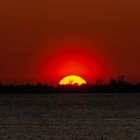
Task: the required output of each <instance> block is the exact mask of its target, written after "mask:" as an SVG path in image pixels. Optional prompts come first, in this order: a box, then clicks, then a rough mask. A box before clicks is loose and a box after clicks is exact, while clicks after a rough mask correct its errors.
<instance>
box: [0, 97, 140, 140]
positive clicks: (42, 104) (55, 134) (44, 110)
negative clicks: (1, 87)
mask: <svg viewBox="0 0 140 140" xmlns="http://www.w3.org/2000/svg"><path fill="white" fill-rule="evenodd" d="M3 139H4V140H9V139H10V140H28V139H29V140H40V139H41V140H45V139H47V140H88V139H89V140H140V94H124V95H123V94H22V95H18V94H13V95H10V94H6V95H4V94H3V95H0V140H3Z"/></svg>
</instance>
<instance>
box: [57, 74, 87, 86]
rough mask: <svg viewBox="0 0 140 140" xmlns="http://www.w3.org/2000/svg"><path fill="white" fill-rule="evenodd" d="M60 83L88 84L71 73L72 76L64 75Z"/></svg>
mask: <svg viewBox="0 0 140 140" xmlns="http://www.w3.org/2000/svg"><path fill="white" fill-rule="evenodd" d="M59 84H60V85H78V86H80V85H82V84H86V81H85V80H84V79H83V78H81V77H79V76H76V75H70V76H66V77H64V78H63V79H62V80H61V81H60V82H59Z"/></svg>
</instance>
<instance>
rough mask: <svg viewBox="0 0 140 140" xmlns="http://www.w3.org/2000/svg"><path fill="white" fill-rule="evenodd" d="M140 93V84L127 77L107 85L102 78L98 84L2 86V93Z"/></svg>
mask: <svg viewBox="0 0 140 140" xmlns="http://www.w3.org/2000/svg"><path fill="white" fill-rule="evenodd" d="M117 92H123V93H128V92H130V93H131V92H140V82H138V83H137V84H131V83H128V82H126V81H125V76H124V75H120V76H118V78H117V79H111V80H110V83H109V84H105V83H104V81H103V79H102V78H98V79H97V81H96V84H94V85H91V84H83V85H81V86H77V84H75V85H57V86H50V85H47V84H42V83H38V84H20V85H17V84H0V93H117Z"/></svg>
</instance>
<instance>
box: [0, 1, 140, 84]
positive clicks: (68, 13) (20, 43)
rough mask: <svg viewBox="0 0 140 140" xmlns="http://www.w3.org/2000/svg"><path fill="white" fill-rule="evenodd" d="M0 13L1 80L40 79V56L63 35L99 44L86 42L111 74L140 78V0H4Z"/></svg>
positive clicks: (46, 52) (21, 80)
mask: <svg viewBox="0 0 140 140" xmlns="http://www.w3.org/2000/svg"><path fill="white" fill-rule="evenodd" d="M0 18H1V20H0V81H4V82H37V81H39V80H40V79H41V78H40V79H38V77H39V74H38V73H37V72H36V71H38V69H40V68H38V67H39V66H40V65H39V63H42V62H40V61H44V60H42V58H44V57H45V58H46V59H47V58H49V55H53V50H58V48H57V45H56V46H55V47H54V48H52V46H51V45H48V44H49V43H50V42H55V41H56V40H59V39H60V40H63V39H64V40H65V38H67V39H69V38H74V39H76V40H77V39H78V40H79V38H80V40H82V41H83V40H86V41H87V40H88V41H89V42H92V43H93V44H95V45H92V46H90V45H87V46H86V47H85V48H87V49H89V50H90V51H91V53H93V58H94V54H95V55H97V56H98V57H99V58H100V59H101V61H103V62H104V65H105V67H106V69H109V73H110V75H109V76H110V77H116V76H117V75H119V74H125V75H126V76H127V79H128V80H129V81H132V82H135V81H139V80H140V56H139V52H140V41H139V36H140V1H139V0H129V1H128V0H114V1H113V0H94V1H93V0H86V1H85V0H59V1H58V0H40V1H37V0H20V1H17V0H3V1H1V2H0ZM45 44H46V45H45ZM46 61H48V60H46ZM51 80H54V79H50V81H51Z"/></svg>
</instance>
